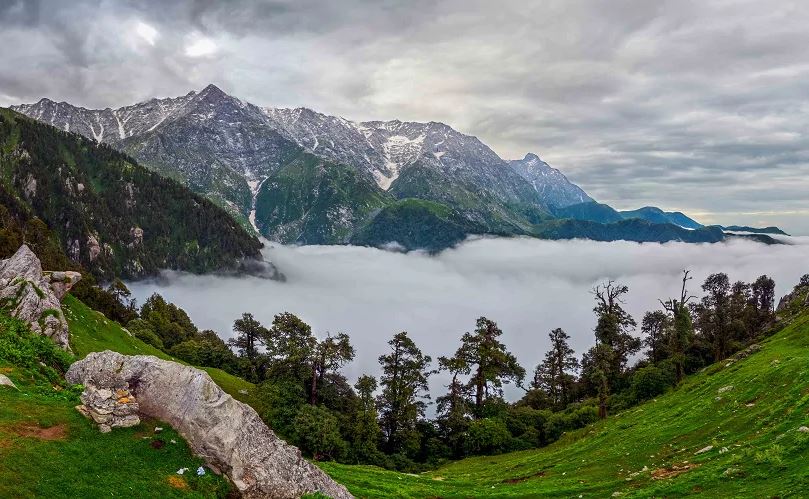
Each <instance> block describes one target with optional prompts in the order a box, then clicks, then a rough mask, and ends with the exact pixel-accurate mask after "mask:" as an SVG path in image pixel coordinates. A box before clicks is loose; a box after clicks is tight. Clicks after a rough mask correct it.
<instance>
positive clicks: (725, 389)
mask: <svg viewBox="0 0 809 499" xmlns="http://www.w3.org/2000/svg"><path fill="white" fill-rule="evenodd" d="M731 390H733V385H728V386H723V387H722V388H720V389H719V390H717V391H716V393H725V392H729V391H731Z"/></svg>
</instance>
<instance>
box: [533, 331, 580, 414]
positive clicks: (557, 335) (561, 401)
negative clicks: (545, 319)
mask: <svg viewBox="0 0 809 499" xmlns="http://www.w3.org/2000/svg"><path fill="white" fill-rule="evenodd" d="M548 338H549V339H550V340H551V348H550V350H549V351H548V352H547V353H546V354H545V360H544V361H543V362H542V363H541V364H539V365H538V366H537V367H536V370H535V371H534V382H533V387H534V388H536V389H539V390H543V391H544V392H545V393H547V394H548V395H549V396H550V398H551V400H552V401H553V404H554V406H556V407H558V408H562V407H564V406H566V405H567V403H568V402H570V398H569V393H570V389H571V386H572V385H573V382H574V377H573V375H572V374H571V371H576V370H577V369H578V368H579V361H578V359H577V358H576V357H575V355H574V353H575V352H574V351H573V349H572V348H571V347H570V345H569V344H568V340H570V336H568V335H567V333H565V332H564V331H563V330H562V329H561V328H557V329H554V330H553V331H551V332H550V333H548Z"/></svg>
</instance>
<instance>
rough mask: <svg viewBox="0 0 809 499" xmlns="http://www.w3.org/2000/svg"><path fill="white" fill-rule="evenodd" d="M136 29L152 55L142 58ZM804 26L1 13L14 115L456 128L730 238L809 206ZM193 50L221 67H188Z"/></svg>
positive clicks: (313, 5)
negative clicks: (200, 42)
mask: <svg viewBox="0 0 809 499" xmlns="http://www.w3.org/2000/svg"><path fill="white" fill-rule="evenodd" d="M137 21H142V22H145V23H148V24H150V25H152V26H154V28H155V29H157V31H158V32H159V38H158V40H157V41H156V43H155V46H153V47H152V46H148V45H144V44H143V43H141V44H140V45H137V46H135V45H133V43H130V42H131V40H129V39H128V38H127V37H129V36H131V31H132V23H134V22H137ZM807 22H809V4H806V3H805V2H797V1H788V0H781V1H775V2H769V3H766V4H765V3H762V2H758V1H743V2H723V1H679V0H670V1H661V2H648V1H645V0H621V1H615V2H600V1H595V0H573V1H562V0H554V1H546V2H535V3H531V2H519V1H516V0H504V1H500V2H484V1H482V0H481V1H462V0H443V1H439V2H428V1H419V2H401V1H390V0H388V1H371V0H347V1H341V2H320V1H315V0H303V1H292V0H290V1H280V0H278V1H247V0H238V1H231V2H215V1H192V2H179V1H158V0H150V1H145V2H143V1H125V2H113V1H104V0H97V1H96V0H79V1H74V2H61V1H57V0H37V1H30V2H29V1H25V2H24V1H14V0H0V27H2V29H1V30H0V46H3V47H13V50H11V51H7V52H9V53H8V55H6V56H4V58H3V59H2V60H0V105H8V104H14V103H19V102H31V101H36V100H38V99H39V98H41V97H43V96H48V97H51V98H54V99H57V100H68V101H70V102H72V103H74V104H78V105H83V106H86V107H107V106H120V105H125V104H129V103H131V102H133V101H136V100H143V99H147V98H150V97H153V96H171V95H181V94H184V93H186V92H188V91H189V90H192V89H198V88H201V87H203V86H204V85H206V84H207V83H209V82H214V83H216V84H218V85H220V86H221V87H222V88H224V89H225V90H226V91H229V92H231V93H233V94H234V95H236V96H238V97H241V98H243V99H246V100H249V101H251V102H254V103H256V104H260V105H271V106H307V107H311V108H314V109H317V110H319V111H322V112H326V113H330V114H338V115H342V116H345V117H348V118H353V119H392V118H399V119H405V120H420V121H429V120H435V121H442V122H445V123H448V124H450V125H452V126H454V127H455V128H458V129H459V130H461V131H463V132H465V133H470V134H473V135H477V136H479V137H480V138H481V139H482V140H483V141H484V142H485V143H486V144H488V145H490V146H492V148H493V149H494V150H495V151H496V152H497V153H499V154H500V155H502V156H504V157H507V158H515V157H522V156H523V155H524V154H525V153H526V152H529V151H530V152H536V153H539V154H540V155H541V156H542V157H543V159H545V160H546V161H548V162H550V163H551V164H553V165H554V166H557V167H559V168H561V169H562V170H563V171H564V172H565V173H566V174H568V175H569V176H570V178H571V179H573V180H574V181H576V182H578V183H580V184H581V185H582V187H584V188H585V189H586V190H588V191H589V192H591V194H593V195H594V196H596V197H597V198H598V199H599V200H601V201H604V202H607V203H613V204H617V205H619V206H620V207H632V206H638V205H641V204H658V205H660V206H662V207H663V208H668V209H675V208H676V209H681V210H684V211H698V212H701V213H707V214H709V216H711V215H710V214H711V213H713V214H715V216H714V217H713V218H716V217H719V219H721V221H722V222H724V223H733V222H736V220H731V219H724V218H722V217H723V216H724V215H722V213H729V212H737V211H746V212H759V211H763V210H762V208H763V207H765V206H763V205H767V206H766V208H768V210H767V211H781V212H783V213H787V212H796V211H800V210H803V209H805V207H806V205H805V203H803V202H801V200H800V199H798V196H797V195H796V193H797V192H798V191H799V190H800V189H805V190H809V175H807V174H809V161H807V159H808V158H807V157H808V156H809V140H807V138H806V137H807V133H806V132H807V119H806V115H807V111H809V108H808V107H807V105H806V104H804V103H805V102H807V101H808V100H809V87H807V86H806V85H804V84H803V82H804V81H805V79H806V76H807V73H809V63H807V62H806V57H805V47H806V46H807V45H808V44H809V32H807V30H806V29H805V26H806V24H807ZM194 34H198V35H199V36H206V37H209V38H211V39H212V40H213V41H214V42H215V43H216V44H217V46H218V51H217V52H216V53H215V54H212V55H209V56H206V57H199V58H190V57H187V56H185V54H184V50H185V46H186V44H187V43H188V37H189V36H192V35H194ZM751 183H752V184H754V185H755V187H754V189H753V190H751V185H750V184H751ZM719 187H721V190H717V188H719ZM754 191H755V192H754ZM757 192H760V193H764V194H761V195H759V194H758V193H757ZM778 192H781V193H782V196H781V198H780V199H779V196H778ZM754 194H755V195H754ZM773 220H776V221H777V220H778V217H777V216H775V217H774V218H773ZM781 223H783V224H789V225H788V226H787V227H786V228H787V229H788V230H792V231H796V232H801V233H807V234H809V221H807V220H802V219H801V218H800V217H795V216H786V215H785V217H784V218H783V221H782V222H781Z"/></svg>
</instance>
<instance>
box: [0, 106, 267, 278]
mask: <svg viewBox="0 0 809 499" xmlns="http://www.w3.org/2000/svg"><path fill="white" fill-rule="evenodd" d="M0 201H2V202H1V203H0V230H2V231H4V232H3V234H4V235H5V236H6V238H4V239H5V240H6V241H12V242H14V241H16V240H17V239H22V238H26V239H28V238H30V237H31V235H30V234H29V233H26V230H24V229H25V228H26V227H27V226H30V225H31V223H33V222H34V221H36V220H37V219H38V220H41V221H42V222H44V225H45V227H43V228H42V231H45V232H48V235H46V236H43V237H44V238H45V239H51V240H55V241H56V243H57V246H58V250H59V251H60V252H63V253H64V254H65V255H66V256H67V257H68V258H69V259H70V260H72V261H73V262H75V263H76V264H78V265H80V266H82V267H83V268H86V269H89V270H90V271H92V272H93V273H94V274H95V275H97V276H99V277H101V278H102V279H111V278H113V277H116V276H123V277H134V278H137V277H142V276H146V275H151V274H154V273H155V272H157V271H158V270H159V269H164V268H171V269H179V270H186V271H192V272H206V271H212V270H217V269H223V268H237V267H238V266H239V264H240V261H242V260H245V259H248V260H249V259H256V258H259V257H260V251H259V250H260V248H261V243H260V242H259V241H258V240H257V239H256V238H255V237H253V236H252V235H250V234H248V233H247V232H246V231H245V230H244V229H242V228H241V227H239V226H238V224H236V223H235V222H234V221H233V219H232V218H231V217H229V216H228V215H227V213H225V212H224V211H223V210H221V209H220V208H218V207H217V206H215V205H214V204H213V203H211V202H210V201H209V200H207V199H205V198H203V197H201V196H199V195H197V194H194V193H193V192H191V191H189V190H188V189H187V188H185V187H183V186H182V185H180V184H179V183H177V182H175V181H173V180H170V179H167V178H164V177H162V176H160V175H158V174H156V173H154V172H152V171H150V170H148V169H146V168H144V167H142V166H140V165H139V164H137V163H136V162H135V161H134V160H133V159H132V158H130V157H129V156H126V155H124V154H121V153H119V152H117V151H115V150H114V149H112V148H110V147H109V146H107V145H105V144H98V143H96V142H94V141H92V140H88V139H86V138H84V137H82V136H81V135H78V134H74V133H69V132H63V131H60V130H58V129H56V128H54V127H51V126H47V125H44V124H42V123H39V122H37V121H34V120H32V119H30V118H27V117H25V116H23V115H21V114H18V113H15V112H13V111H9V110H0ZM38 223H40V224H41V222H38ZM35 225H36V224H35ZM28 232H30V231H28ZM21 242H22V241H21V240H20V241H16V243H15V244H4V245H0V247H1V248H2V250H3V252H4V253H6V254H8V253H10V252H12V251H14V250H15V249H16V246H17V245H19V244H20V243H21ZM2 256H5V255H0V257H2Z"/></svg>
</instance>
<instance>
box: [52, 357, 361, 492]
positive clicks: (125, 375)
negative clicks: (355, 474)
mask: <svg viewBox="0 0 809 499" xmlns="http://www.w3.org/2000/svg"><path fill="white" fill-rule="evenodd" d="M66 378H67V380H68V381H69V382H71V383H81V384H84V385H85V386H87V387H88V388H87V389H88V390H94V391H95V392H94V393H97V392H98V391H99V390H108V391H110V393H113V392H115V391H116V390H128V392H129V395H131V396H134V397H135V398H136V399H137V404H138V409H139V412H140V414H142V415H146V416H150V417H154V418H158V419H161V420H163V421H165V422H167V423H169V424H171V425H172V426H173V427H174V428H175V429H176V430H177V431H178V432H179V433H180V434H181V435H182V436H183V437H184V438H185V439H186V440H187V441H188V443H189V445H190V446H191V448H192V449H193V451H194V452H195V453H196V454H197V455H199V456H200V457H202V458H203V459H205V461H206V463H207V464H208V466H210V467H211V468H212V469H213V470H214V471H217V472H223V473H225V474H226V475H227V476H228V477H229V478H230V480H231V481H232V482H233V483H234V484H235V486H236V488H238V490H239V492H241V494H242V495H243V496H244V497H247V498H259V497H262V498H263V497H267V498H293V497H300V496H302V495H304V494H311V493H318V492H319V493H321V494H324V495H326V496H329V497H332V498H334V499H342V498H349V497H352V496H351V494H350V493H349V492H348V491H347V490H346V489H345V487H343V486H342V485H340V484H338V483H337V482H335V481H334V480H332V479H331V478H329V476H328V475H326V474H325V473H324V472H323V471H322V470H320V469H319V468H318V467H316V466H315V465H313V464H311V463H310V462H308V461H307V460H306V459H304V458H303V457H302V456H301V453H300V451H299V450H298V449H297V448H296V447H293V446H291V445H288V444H287V443H285V442H284V441H283V440H281V439H280V438H278V437H277V436H276V435H275V434H274V433H273V432H272V430H270V429H269V428H268V427H267V425H266V424H264V422H263V421H262V420H261V418H260V417H259V416H258V413H256V411H255V410H253V408H251V407H250V406H248V405H246V404H243V403H241V402H239V401H237V400H235V399H234V398H233V397H231V396H230V395H228V394H226V393H225V392H224V391H222V389H221V388H219V387H218V386H217V385H216V384H215V383H214V382H213V380H211V378H210V376H208V374H207V373H205V372H203V371H200V370H199V369H195V368H193V367H189V366H184V365H181V364H178V363H176V362H170V361H165V360H161V359H158V358H157V357H152V356H146V355H137V356H127V355H121V354H119V353H117V352H111V351H105V352H97V353H91V354H90V355H88V356H87V357H86V358H85V359H83V360H80V361H78V362H75V363H74V364H73V365H72V366H70V369H69V370H68V372H67V375H66ZM106 393H107V392H106V391H105V392H103V393H102V395H106ZM120 393H123V392H120ZM87 399H88V401H89V400H90V399H91V397H89V396H88V397H87ZM82 400H84V398H83V399H82Z"/></svg>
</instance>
